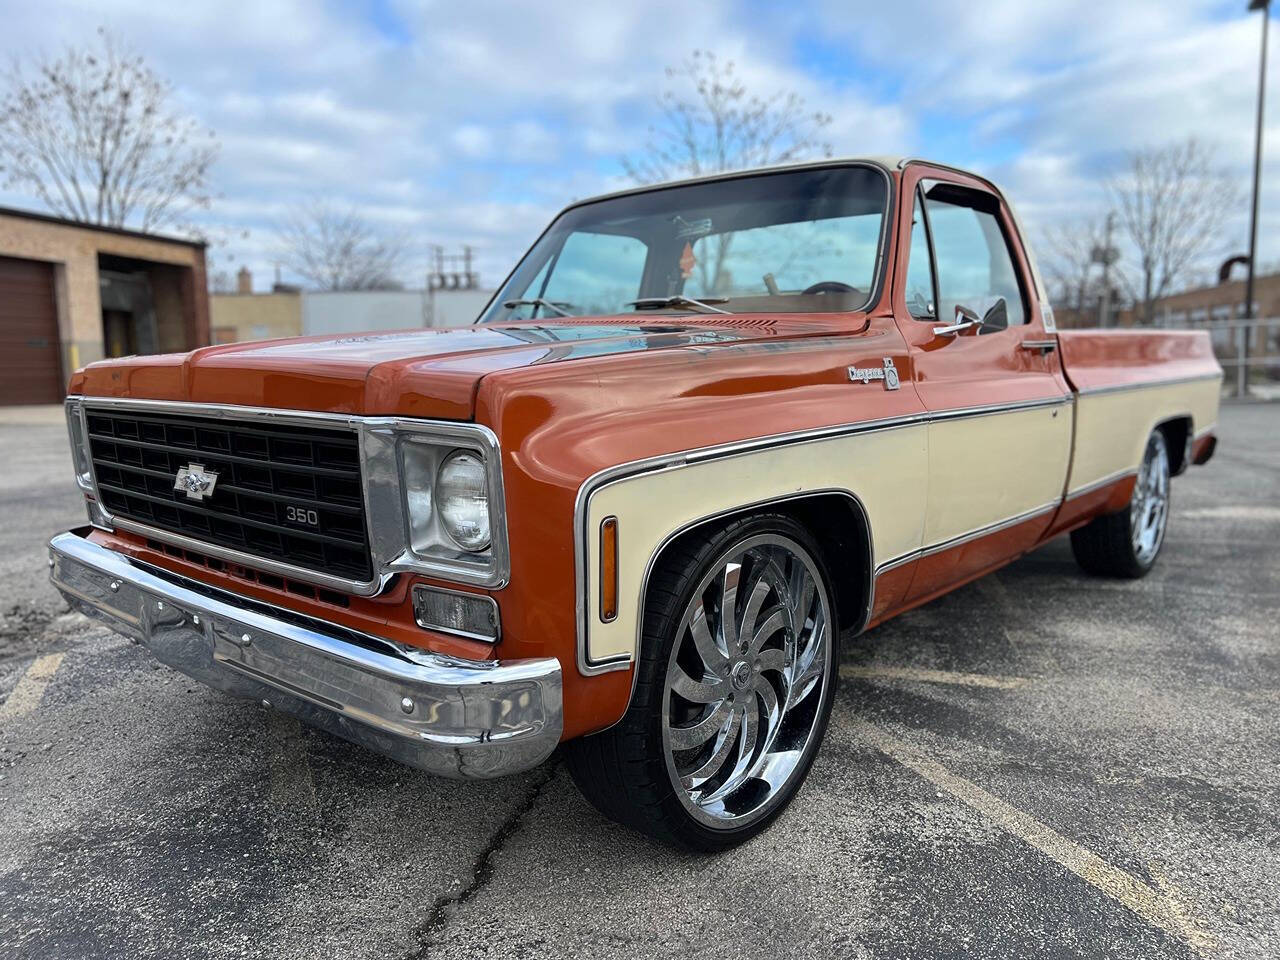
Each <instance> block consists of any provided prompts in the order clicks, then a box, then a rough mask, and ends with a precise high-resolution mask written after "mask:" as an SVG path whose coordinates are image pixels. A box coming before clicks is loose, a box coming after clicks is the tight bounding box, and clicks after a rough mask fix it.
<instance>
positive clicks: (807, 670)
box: [662, 534, 832, 829]
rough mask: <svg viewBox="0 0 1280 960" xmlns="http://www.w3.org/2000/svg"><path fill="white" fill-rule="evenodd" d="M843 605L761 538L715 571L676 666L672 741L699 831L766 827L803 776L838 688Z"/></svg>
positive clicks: (679, 641) (665, 726)
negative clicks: (835, 611)
mask: <svg viewBox="0 0 1280 960" xmlns="http://www.w3.org/2000/svg"><path fill="white" fill-rule="evenodd" d="M831 615H832V605H831V601H830V598H829V597H828V595H827V587H826V585H825V582H824V581H823V578H822V576H821V575H820V574H819V572H818V568H817V566H816V565H815V563H814V561H813V558H812V557H810V556H809V554H808V552H807V551H806V550H805V549H804V548H803V547H802V546H800V544H798V543H796V542H795V541H794V540H791V539H789V538H787V537H784V536H780V535H774V534H762V535H759V536H754V537H750V538H749V539H747V540H745V541H743V542H741V543H739V544H737V545H735V546H734V547H733V548H731V549H730V550H729V551H727V552H726V553H724V554H722V555H721V556H720V557H719V559H718V560H716V562H714V563H713V564H711V565H710V567H709V572H708V573H707V574H706V575H705V576H704V577H703V578H702V580H701V582H700V583H699V584H698V587H697V589H696V590H695V591H694V594H693V598H692V600H691V601H690V602H689V604H688V606H687V607H686V609H685V611H684V614H683V616H682V618H681V620H680V624H679V627H678V631H679V632H678V634H677V636H676V640H675V643H674V644H673V646H672V649H671V655H670V659H669V661H668V664H667V675H666V680H667V682H666V689H665V691H664V693H663V700H662V740H663V749H664V751H665V754H666V763H667V771H668V774H669V775H670V777H671V781H672V784H673V786H674V787H675V790H676V793H677V795H678V796H679V797H680V799H681V801H682V802H683V804H684V806H685V808H686V809H687V810H688V811H689V813H690V814H691V815H692V816H693V817H694V819H696V820H697V821H698V822H700V823H702V824H704V825H706V826H709V827H712V828H718V829H734V828H738V827H741V826H744V825H746V824H748V823H750V822H752V821H754V820H758V819H759V818H760V817H763V816H765V815H766V814H767V813H768V812H769V811H771V810H772V809H774V808H775V807H776V806H777V804H778V803H779V802H781V801H782V800H783V799H784V798H785V796H786V793H787V788H788V787H789V786H790V785H791V784H792V781H793V779H794V778H795V777H796V775H797V773H800V774H802V773H803V770H804V767H805V760H806V757H807V755H808V753H809V750H810V747H811V745H812V741H813V740H814V733H815V731H816V730H817V729H818V728H819V726H820V718H821V715H822V706H823V703H824V701H825V699H826V690H827V686H828V684H829V683H830V682H831V664H832V640H831Z"/></svg>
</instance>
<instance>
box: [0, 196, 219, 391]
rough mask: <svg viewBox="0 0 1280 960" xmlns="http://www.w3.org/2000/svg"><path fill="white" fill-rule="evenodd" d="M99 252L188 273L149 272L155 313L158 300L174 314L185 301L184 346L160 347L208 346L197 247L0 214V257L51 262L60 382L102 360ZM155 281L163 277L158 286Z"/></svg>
mask: <svg viewBox="0 0 1280 960" xmlns="http://www.w3.org/2000/svg"><path fill="white" fill-rule="evenodd" d="M101 254H108V255H113V256H119V257H130V258H133V259H137V260H147V261H150V262H152V263H160V264H172V265H173V266H174V267H180V268H187V269H188V270H189V271H190V273H185V275H184V273H183V272H180V271H178V270H173V271H166V270H158V271H153V273H154V274H155V275H156V276H153V284H154V287H155V298H156V307H157V309H160V307H161V301H162V299H164V300H166V301H167V302H168V303H169V304H170V305H172V303H173V302H174V301H175V300H176V301H177V303H178V304H179V307H178V309H182V304H183V301H184V300H185V301H188V303H187V309H186V311H185V312H186V316H185V317H184V320H185V323H184V324H183V326H184V328H185V332H186V337H185V338H184V341H185V342H183V343H181V344H172V345H167V346H166V345H163V344H162V347H165V348H170V349H188V348H189V347H195V346H200V345H202V344H204V343H207V342H208V310H207V301H206V300H205V291H206V289H207V286H206V280H205V256H204V246H203V244H199V243H188V242H184V241H179V240H170V239H167V238H164V237H149V236H146V235H144V234H134V233H129V232H125V231H114V230H110V229H97V228H94V227H91V226H82V225H79V224H74V223H69V222H63V221H58V220H53V219H48V218H43V217H40V216H24V215H22V214H21V213H8V212H4V211H0V256H4V257H18V258H22V259H26V260H42V261H45V262H49V263H52V264H54V294H55V297H56V299H57V307H58V336H59V339H60V340H61V342H62V366H63V374H64V377H66V378H69V377H70V375H71V372H72V371H74V370H75V369H76V368H78V367H82V366H84V365H85V364H87V363H92V362H93V361H95V360H101V359H102V357H103V332H102V303H101V300H100V299H99V286H98V257H99V255H101ZM157 276H158V277H160V278H161V279H160V280H159V282H156V277H157ZM184 287H185V288H186V289H184ZM174 339H176V337H175V338H174Z"/></svg>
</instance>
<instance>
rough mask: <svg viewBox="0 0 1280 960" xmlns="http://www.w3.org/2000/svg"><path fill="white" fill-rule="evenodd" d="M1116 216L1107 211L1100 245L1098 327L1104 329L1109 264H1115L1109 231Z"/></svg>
mask: <svg viewBox="0 0 1280 960" xmlns="http://www.w3.org/2000/svg"><path fill="white" fill-rule="evenodd" d="M1115 225H1116V215H1115V212H1114V211H1107V234H1106V238H1105V239H1104V240H1103V243H1102V258H1101V259H1102V297H1101V298H1100V299H1099V301H1098V326H1100V327H1105V326H1106V325H1107V324H1108V323H1110V321H1111V264H1113V263H1114V262H1115V257H1114V256H1113V255H1112V254H1113V249H1112V246H1111V231H1112V230H1114V229H1115Z"/></svg>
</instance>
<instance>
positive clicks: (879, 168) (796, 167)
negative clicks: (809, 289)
mask: <svg viewBox="0 0 1280 960" xmlns="http://www.w3.org/2000/svg"><path fill="white" fill-rule="evenodd" d="M843 167H867V168H869V169H871V170H874V171H876V172H877V173H879V174H880V176H882V177H883V178H884V185H885V201H884V212H883V214H882V219H881V222H880V236H879V238H878V240H877V247H876V260H875V264H874V266H873V268H872V269H873V271H874V273H873V277H874V280H875V282H874V284H873V285H872V289H871V290H869V291H868V292H867V300H866V302H865V303H864V304H863V305H862V306H861V307H859V308H858V309H857V310H839V311H830V312H833V313H862V312H864V311H866V310H870V309H871V308H872V307H873V306H874V305H875V304H877V303H879V302H880V298H881V296H883V294H884V290H885V288H886V287H887V286H888V278H887V273H888V257H887V256H886V250H887V247H888V241H889V233H890V230H891V229H892V221H893V219H894V211H895V210H896V209H897V207H896V203H895V201H896V200H897V195H896V184H895V182H894V179H893V176H892V174H891V173H890V172H889V168H888V167H887V166H885V164H884V163H882V162H881V161H880V160H877V159H874V158H856V157H855V158H849V159H844V160H841V159H836V158H833V159H828V160H814V161H806V162H803V163H789V164H781V165H778V166H774V167H757V168H753V169H747V170H729V171H726V172H724V173H713V174H708V175H707V176H703V177H690V178H688V179H685V180H671V181H667V182H664V183H653V184H646V185H644V186H639V187H627V188H626V189H623V190H615V191H614V192H612V193H602V194H600V195H598V196H594V197H586V198H584V199H582V200H576V201H574V202H573V203H571V204H569V205H568V206H566V207H564V208H562V209H561V210H560V211H559V212H558V213H557V214H556V215H555V216H554V217H552V218H551V221H550V222H549V223H548V224H547V225H546V227H544V228H543V230H542V232H540V233H539V234H538V235H537V236H536V237H535V238H534V240H533V243H531V244H529V246H528V248H527V249H526V250H525V252H524V253H523V254H521V255H520V257H519V258H518V259H517V260H516V262H515V264H514V265H513V266H512V268H511V270H510V271H509V272H508V273H507V275H506V276H505V277H503V278H502V282H501V283H500V284H498V286H497V288H496V289H495V290H494V292H493V296H491V297H490V298H489V299H488V300H487V301H485V305H484V306H483V307H482V308H481V309H480V312H479V313H478V314H477V315H476V320H475V324H477V325H483V323H484V321H483V319H482V318H483V317H484V316H485V315H486V314H488V312H489V310H490V309H491V308H492V307H493V305H494V304H495V303H497V302H498V297H499V295H500V294H502V293H503V291H505V290H506V288H507V284H509V283H510V282H511V278H512V277H514V276H515V275H516V271H517V270H519V269H520V265H521V264H522V263H524V261H525V260H526V259H527V258H528V256H529V254H531V253H532V252H533V249H534V247H536V246H537V245H538V244H539V243H541V242H542V238H543V237H545V236H546V235H547V234H548V233H550V232H551V228H552V227H554V226H555V225H556V222H557V221H558V220H559V219H560V218H561V217H563V216H564V215H565V214H566V213H568V212H569V211H570V210H576V209H578V208H579V207H585V206H588V205H590V204H593V203H600V202H602V201H606V200H616V199H618V198H620V197H630V196H635V195H637V194H642V193H655V192H657V191H660V190H673V189H676V188H679V187H689V186H696V185H698V184H703V183H719V182H721V181H724V180H740V179H742V178H744V177H767V176H772V175H774V174H779V173H799V172H803V171H806V170H823V169H834V168H843ZM811 312H815V313H816V312H818V311H811ZM574 319H582V318H581V317H575V318H574Z"/></svg>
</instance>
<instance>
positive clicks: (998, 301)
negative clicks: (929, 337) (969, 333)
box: [933, 297, 1009, 337]
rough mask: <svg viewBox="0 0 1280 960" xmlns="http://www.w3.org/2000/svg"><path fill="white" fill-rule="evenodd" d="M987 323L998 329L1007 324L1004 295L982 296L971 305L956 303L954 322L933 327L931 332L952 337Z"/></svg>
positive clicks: (1007, 316)
mask: <svg viewBox="0 0 1280 960" xmlns="http://www.w3.org/2000/svg"><path fill="white" fill-rule="evenodd" d="M987 324H991V326H993V327H996V328H998V329H1000V330H1003V329H1005V328H1006V327H1008V326H1009V305H1008V304H1007V303H1006V302H1005V299H1004V297H984V298H982V299H981V300H979V301H978V302H977V304H976V305H975V306H973V307H970V306H966V305H965V304H963V303H957V304H956V319H955V323H952V324H949V325H947V326H945V327H934V328H933V332H934V335H935V336H940V337H943V336H945V337H954V336H955V335H956V334H957V333H963V332H964V331H965V330H974V331H977V330H978V329H979V328H981V327H984V326H986V325H987Z"/></svg>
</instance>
